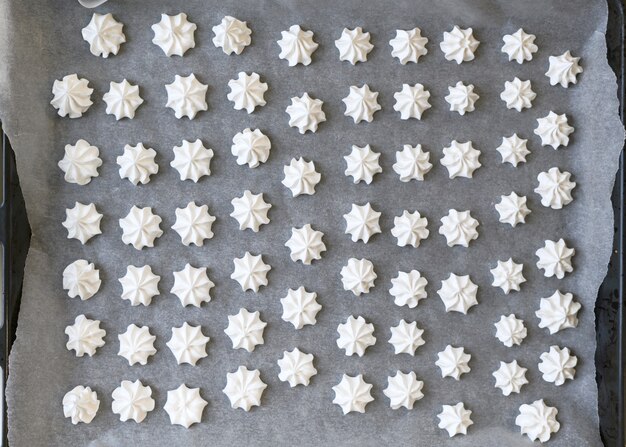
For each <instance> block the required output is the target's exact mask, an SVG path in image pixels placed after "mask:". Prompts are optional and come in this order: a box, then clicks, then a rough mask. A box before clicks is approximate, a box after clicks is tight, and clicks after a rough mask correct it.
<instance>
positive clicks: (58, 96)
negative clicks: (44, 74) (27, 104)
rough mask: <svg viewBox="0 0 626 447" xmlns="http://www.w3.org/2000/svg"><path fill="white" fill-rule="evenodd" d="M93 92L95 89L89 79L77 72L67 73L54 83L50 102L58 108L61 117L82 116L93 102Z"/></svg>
mask: <svg viewBox="0 0 626 447" xmlns="http://www.w3.org/2000/svg"><path fill="white" fill-rule="evenodd" d="M92 93H93V89H92V88H90V87H89V81H88V80H87V79H84V78H79V77H78V76H77V75H76V73H74V74H71V75H66V76H64V77H63V79H62V80H60V81H59V80H58V79H57V80H55V81H54V84H52V94H53V95H54V97H53V98H52V101H50V104H52V107H54V108H55V109H57V110H58V112H57V113H58V114H59V116H60V117H65V116H69V117H70V118H80V117H81V116H83V113H85V112H87V110H89V107H91V105H92V104H93V102H92V101H91V94H92Z"/></svg>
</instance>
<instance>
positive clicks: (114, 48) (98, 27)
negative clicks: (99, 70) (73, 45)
mask: <svg viewBox="0 0 626 447" xmlns="http://www.w3.org/2000/svg"><path fill="white" fill-rule="evenodd" d="M123 27H124V25H123V24H122V23H120V22H118V21H117V20H115V19H114V18H113V16H112V15H111V14H110V13H109V14H97V13H94V15H93V16H91V20H90V21H89V24H88V25H87V26H86V27H84V28H83V29H82V31H81V34H82V36H83V39H84V40H85V42H87V43H89V51H91V54H93V55H94V56H102V57H103V58H105V59H106V58H107V57H109V56H110V55H111V54H113V55H116V54H117V53H118V51H119V50H120V45H122V44H123V43H124V42H126V36H124V32H123V31H122V28H123Z"/></svg>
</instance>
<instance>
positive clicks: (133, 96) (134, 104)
mask: <svg viewBox="0 0 626 447" xmlns="http://www.w3.org/2000/svg"><path fill="white" fill-rule="evenodd" d="M102 99H103V100H104V102H106V104H107V108H106V113H107V114H109V115H114V116H115V119H116V120H118V121H119V120H121V119H122V118H128V119H133V118H134V117H135V111H136V110H137V108H138V107H139V106H140V105H141V104H143V99H142V98H141V96H139V86H137V85H132V84H131V83H129V82H128V81H127V80H126V79H124V80H123V81H122V82H111V83H109V91H108V92H106V93H105V94H104V96H103V97H102Z"/></svg>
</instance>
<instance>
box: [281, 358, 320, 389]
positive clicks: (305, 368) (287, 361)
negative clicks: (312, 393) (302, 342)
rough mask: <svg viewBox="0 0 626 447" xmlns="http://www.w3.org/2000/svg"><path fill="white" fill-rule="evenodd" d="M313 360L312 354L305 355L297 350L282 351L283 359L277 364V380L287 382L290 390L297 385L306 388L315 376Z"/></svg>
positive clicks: (315, 370)
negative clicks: (278, 369) (278, 371)
mask: <svg viewBox="0 0 626 447" xmlns="http://www.w3.org/2000/svg"><path fill="white" fill-rule="evenodd" d="M313 360H314V357H313V354H306V353H304V352H302V351H300V350H299V349H298V348H294V349H293V350H292V351H284V352H283V357H282V358H280V359H278V362H277V363H278V367H279V368H280V373H278V378H279V379H280V380H281V381H283V382H289V386H290V387H291V388H293V387H295V386H297V385H304V386H308V385H309V382H310V381H311V377H313V376H314V375H316V374H317V369H315V366H313Z"/></svg>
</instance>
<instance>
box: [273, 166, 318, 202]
mask: <svg viewBox="0 0 626 447" xmlns="http://www.w3.org/2000/svg"><path fill="white" fill-rule="evenodd" d="M283 173H284V174H285V178H284V179H283V181H282V182H281V183H282V184H283V185H285V186H286V187H287V188H289V189H290V190H291V195H292V196H293V197H298V196H299V195H301V194H305V195H313V194H315V186H316V185H317V184H318V183H319V182H320V180H321V178H322V175H321V174H320V173H319V172H317V171H316V170H315V163H313V162H312V161H304V159H303V158H302V157H300V158H298V159H295V158H292V159H291V161H290V162H289V164H288V165H285V167H284V168H283Z"/></svg>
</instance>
